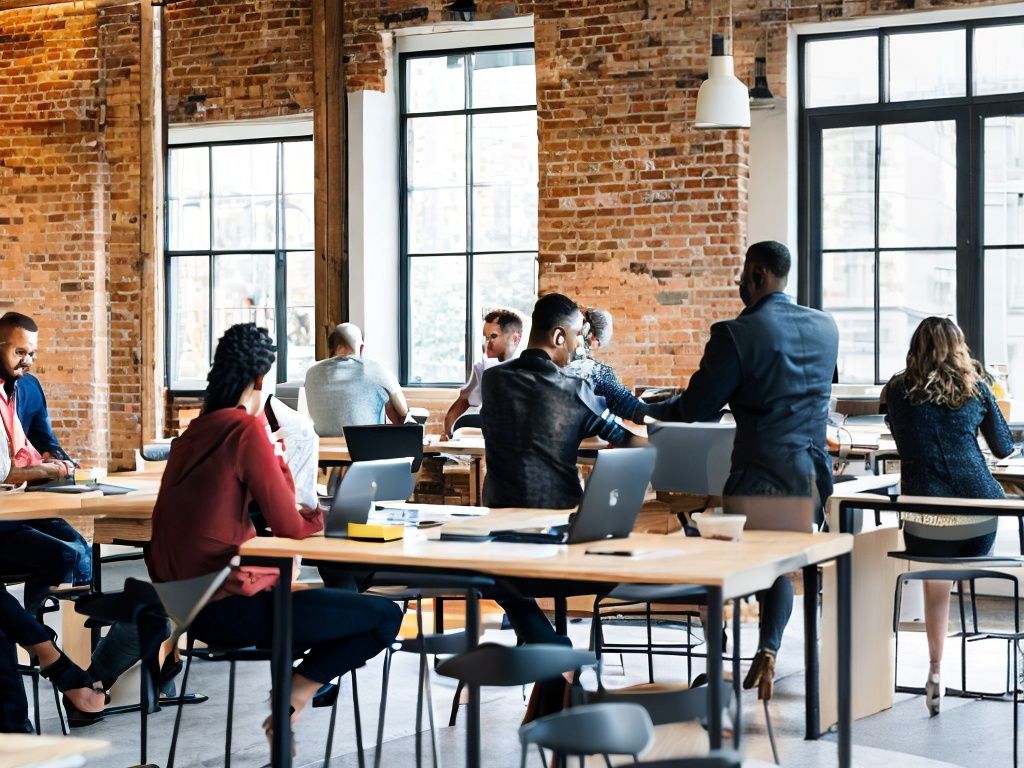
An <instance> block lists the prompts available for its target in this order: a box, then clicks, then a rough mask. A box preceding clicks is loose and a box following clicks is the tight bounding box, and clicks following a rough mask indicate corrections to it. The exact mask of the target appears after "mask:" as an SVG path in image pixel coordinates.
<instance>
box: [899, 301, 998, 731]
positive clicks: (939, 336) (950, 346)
mask: <svg viewBox="0 0 1024 768" xmlns="http://www.w3.org/2000/svg"><path fill="white" fill-rule="evenodd" d="M980 370H981V369H980V366H979V365H978V363H977V362H976V361H975V360H973V359H971V353H970V349H969V348H968V347H967V343H966V341H965V340H964V335H963V333H962V332H961V331H960V329H959V328H958V327H957V326H956V325H955V324H954V323H953V322H952V321H951V320H948V319H946V318H941V317H928V318H925V319H924V320H922V321H921V324H920V325H919V326H918V327H917V330H916V331H914V336H913V338H912V339H911V341H910V351H909V352H907V367H906V370H904V371H903V372H902V373H898V374H896V375H895V376H893V377H892V379H891V380H890V381H889V383H888V384H886V386H885V389H883V390H882V395H881V400H882V402H883V403H885V404H886V408H887V413H888V416H887V422H888V424H889V428H890V429H891V431H892V435H893V438H895V440H896V447H897V449H898V450H899V454H900V472H901V488H900V490H901V491H902V493H904V494H906V495H909V496H947V497H959V498H968V499H999V498H1003V496H1004V493H1003V489H1002V487H1000V485H999V483H998V482H997V481H996V480H995V478H993V477H992V473H991V471H989V468H988V465H987V464H986V462H985V457H984V455H983V454H982V452H981V447H980V446H979V444H978V438H977V435H978V432H979V430H980V431H981V434H982V436H983V437H984V438H985V441H986V442H987V443H988V446H989V448H990V450H991V451H992V453H993V454H994V455H995V456H997V457H999V458H1002V457H1004V456H1008V455H1009V454H1010V453H1012V452H1013V438H1012V437H1011V436H1010V429H1009V427H1007V425H1006V421H1005V420H1004V419H1003V416H1002V413H1001V412H1000V411H999V407H998V405H997V404H996V400H995V397H994V396H993V395H992V392H991V390H990V389H989V388H988V386H987V385H986V384H985V381H984V378H983V377H982V374H981V372H980ZM903 519H904V521H905V526H904V538H905V541H906V548H907V552H909V553H912V554H915V555H923V556H931V557H973V556H978V555H984V554H986V553H987V552H988V551H989V550H990V549H991V548H992V543H993V542H994V541H995V537H996V527H997V523H998V518H995V517H991V516H982V515H929V514H911V513H905V514H904V515H903ZM922 584H923V585H924V616H925V629H926V631H927V634H928V655H929V661H930V666H929V669H928V680H927V682H926V685H925V704H926V705H927V706H928V711H929V713H930V714H931V715H932V716H933V717H934V716H935V715H937V714H938V713H939V705H940V701H941V699H940V697H941V695H942V694H941V691H942V688H941V686H940V683H939V666H940V664H941V662H942V651H943V646H944V644H945V640H946V633H947V632H948V627H949V592H950V586H951V585H950V582H948V581H925V582H922Z"/></svg>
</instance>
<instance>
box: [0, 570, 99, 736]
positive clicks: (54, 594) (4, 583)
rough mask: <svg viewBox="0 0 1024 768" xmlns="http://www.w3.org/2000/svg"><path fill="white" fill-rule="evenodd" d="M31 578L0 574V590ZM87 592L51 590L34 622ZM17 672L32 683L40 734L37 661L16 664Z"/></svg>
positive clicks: (63, 722)
mask: <svg viewBox="0 0 1024 768" xmlns="http://www.w3.org/2000/svg"><path fill="white" fill-rule="evenodd" d="M30 578H32V574H29V573H6V574H0V589H6V588H7V587H9V586H13V585H15V584H24V583H25V582H26V581H27V580H28V579H30ZM88 591H89V588H88V587H71V588H69V589H52V590H50V594H49V595H48V596H47V597H46V598H45V599H44V600H43V604H42V605H41V606H39V610H38V611H36V615H35V620H36V621H38V622H39V623H40V624H45V623H46V622H45V621H44V620H43V619H44V617H45V616H46V614H48V613H55V612H57V611H59V610H60V600H75V599H77V598H78V597H79V596H81V595H84V594H87V593H88ZM17 668H18V672H19V673H20V674H21V676H22V677H27V678H29V680H31V681H32V707H33V721H34V725H35V729H36V733H42V726H41V712H40V706H39V678H40V674H39V669H40V668H39V659H37V658H35V657H32V658H30V659H29V663H28V664H18V665H17ZM51 686H52V688H53V700H54V704H55V706H56V708H57V719H58V720H60V730H61V733H62V734H64V735H65V736H67V735H68V734H69V733H70V729H69V725H68V720H67V716H66V715H65V713H64V708H63V707H62V706H61V701H60V691H59V690H57V684H56V683H51Z"/></svg>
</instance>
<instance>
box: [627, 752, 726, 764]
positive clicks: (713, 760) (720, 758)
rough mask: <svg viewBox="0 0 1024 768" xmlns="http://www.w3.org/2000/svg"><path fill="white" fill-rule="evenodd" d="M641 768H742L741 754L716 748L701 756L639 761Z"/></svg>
mask: <svg viewBox="0 0 1024 768" xmlns="http://www.w3.org/2000/svg"><path fill="white" fill-rule="evenodd" d="M637 765H640V766H643V768H742V766H743V756H742V755H741V754H740V753H739V752H736V751H734V750H731V749H716V750H712V751H711V752H710V753H708V754H707V755H705V756H703V757H680V758H676V759H673V760H654V761H651V762H648V761H646V760H645V761H641V762H639V763H637Z"/></svg>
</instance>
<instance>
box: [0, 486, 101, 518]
mask: <svg viewBox="0 0 1024 768" xmlns="http://www.w3.org/2000/svg"><path fill="white" fill-rule="evenodd" d="M96 497H100V498H102V494H101V493H100V492H99V491H94V492H90V493H49V492H46V491H39V492H33V493H24V492H19V493H4V494H0V521H4V522H6V521H14V520H41V519H45V518H48V517H62V516H64V515H88V514H92V513H90V512H83V511H82V504H83V502H85V501H86V500H87V499H92V498H96Z"/></svg>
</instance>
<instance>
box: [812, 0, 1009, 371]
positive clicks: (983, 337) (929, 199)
mask: <svg viewBox="0 0 1024 768" xmlns="http://www.w3.org/2000/svg"><path fill="white" fill-rule="evenodd" d="M798 73H799V98H800V188H799V195H800V216H801V221H800V224H801V226H800V249H801V253H804V254H806V255H807V258H806V259H804V260H803V261H802V262H801V271H800V285H799V293H800V297H801V299H802V300H804V301H805V302H806V303H808V304H810V305H811V306H816V307H820V308H822V309H825V310H827V311H829V312H831V313H832V314H833V315H834V317H835V318H836V321H837V323H838V325H839V328H840V355H839V369H840V370H839V380H840V381H841V382H843V383H883V382H884V381H886V380H888V378H889V377H890V376H891V375H892V374H894V373H896V372H897V371H899V370H901V369H902V368H903V366H904V363H905V357H906V352H907V348H908V346H909V341H910V336H911V334H912V333H913V331H914V328H916V327H917V324H918V323H919V322H920V320H921V319H923V318H924V317H927V316H929V315H949V316H951V317H954V318H955V319H956V321H957V322H958V323H959V324H960V326H961V327H962V328H963V330H964V333H965V335H966V337H967V340H968V343H969V344H970V345H971V348H972V351H973V353H974V354H975V356H976V357H978V358H979V359H980V360H982V361H983V362H985V363H986V364H987V365H989V366H993V367H999V366H1006V367H1007V370H1008V373H1009V377H1010V381H1011V382H1013V381H1014V380H1016V381H1017V382H1018V383H1019V385H1021V386H1024V322H1022V321H1024V307H1020V306H1018V301H1019V299H1018V297H1021V296H1024V117H1022V116H1024V17H1012V18H998V19H984V20H972V21H962V22H955V23H943V24H931V25H914V26H899V27H881V28H878V29H871V30H858V31H855V32H848V33H843V34H832V35H807V36H801V37H800V38H799V42H798Z"/></svg>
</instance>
